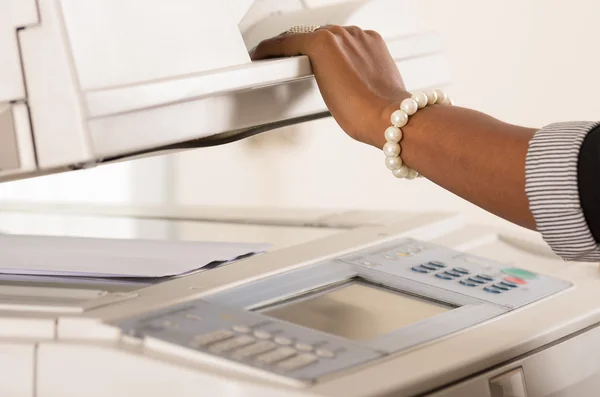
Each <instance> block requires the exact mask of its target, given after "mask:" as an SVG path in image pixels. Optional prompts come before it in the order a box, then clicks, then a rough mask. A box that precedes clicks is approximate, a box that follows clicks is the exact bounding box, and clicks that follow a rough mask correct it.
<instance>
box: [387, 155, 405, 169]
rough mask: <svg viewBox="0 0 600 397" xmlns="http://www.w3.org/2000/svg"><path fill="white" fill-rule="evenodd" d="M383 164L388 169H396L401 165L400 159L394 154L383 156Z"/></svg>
mask: <svg viewBox="0 0 600 397" xmlns="http://www.w3.org/2000/svg"><path fill="white" fill-rule="evenodd" d="M385 166H386V167H387V168H388V169H389V170H392V171H394V170H397V169H398V168H400V167H402V159H401V158H400V157H398V156H394V157H386V158H385Z"/></svg>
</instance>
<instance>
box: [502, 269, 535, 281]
mask: <svg viewBox="0 0 600 397" xmlns="http://www.w3.org/2000/svg"><path fill="white" fill-rule="evenodd" d="M502 273H505V274H508V275H510V276H514V277H518V278H521V279H523V280H535V279H537V278H538V275H537V274H535V273H532V272H528V271H527V270H523V269H517V268H514V267H513V268H506V269H502Z"/></svg>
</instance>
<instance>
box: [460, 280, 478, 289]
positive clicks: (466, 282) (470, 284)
mask: <svg viewBox="0 0 600 397" xmlns="http://www.w3.org/2000/svg"><path fill="white" fill-rule="evenodd" d="M459 283H461V284H462V285H466V286H467V287H477V286H478V285H479V284H477V283H474V282H471V281H469V280H460V281H459Z"/></svg>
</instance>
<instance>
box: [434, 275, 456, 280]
mask: <svg viewBox="0 0 600 397" xmlns="http://www.w3.org/2000/svg"><path fill="white" fill-rule="evenodd" d="M435 276H436V277H437V278H441V279H442V280H454V277H451V276H448V275H447V274H444V273H438V274H436V275H435Z"/></svg>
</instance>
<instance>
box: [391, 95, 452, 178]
mask: <svg viewBox="0 0 600 397" xmlns="http://www.w3.org/2000/svg"><path fill="white" fill-rule="evenodd" d="M435 104H440V105H450V106H452V100H451V99H450V98H449V97H448V95H447V94H446V93H445V92H444V91H442V90H439V89H438V90H431V91H427V92H422V91H419V92H415V93H414V94H412V96H411V97H410V98H406V99H405V100H403V101H402V103H401V104H400V109H399V110H396V111H395V112H394V113H392V117H391V122H392V126H391V127H388V129H387V130H385V140H386V143H385V145H384V146H383V153H384V154H385V155H386V158H385V165H386V167H387V168H388V169H389V170H391V171H392V174H394V176H395V177H396V178H406V179H411V180H412V179H415V178H417V177H420V175H419V174H418V173H417V171H415V170H413V169H411V168H409V167H408V166H406V165H405V164H404V162H403V161H402V159H401V158H400V153H401V152H402V147H401V146H400V141H401V140H402V136H403V134H402V130H401V128H402V127H404V126H405V125H406V124H408V118H409V117H410V116H412V115H414V114H415V113H417V111H418V110H419V109H423V108H424V107H426V106H431V105H435Z"/></svg>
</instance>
